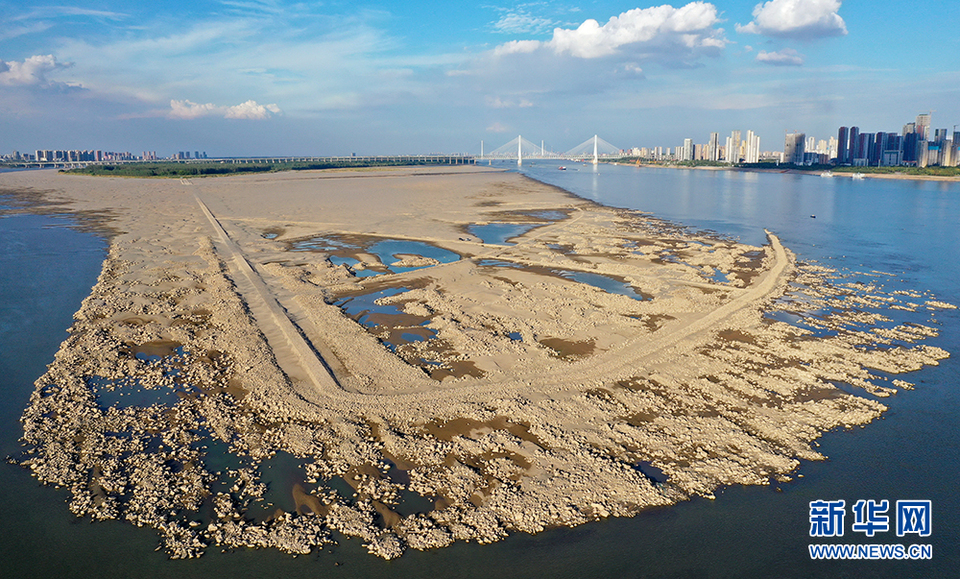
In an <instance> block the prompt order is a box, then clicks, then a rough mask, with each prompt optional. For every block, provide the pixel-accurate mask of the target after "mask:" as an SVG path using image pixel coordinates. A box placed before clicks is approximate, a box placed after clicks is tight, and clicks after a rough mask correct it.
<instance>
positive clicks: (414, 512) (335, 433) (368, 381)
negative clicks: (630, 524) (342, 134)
mask: <svg viewBox="0 0 960 579" xmlns="http://www.w3.org/2000/svg"><path fill="white" fill-rule="evenodd" d="M0 187H4V188H7V189H16V190H18V191H20V192H21V195H24V196H37V195H39V196H42V198H43V199H46V200H48V201H53V202H56V203H57V206H58V207H59V208H60V210H64V209H65V208H68V207H69V208H70V210H71V211H86V212H99V213H98V214H100V215H102V216H104V218H105V219H109V220H110V227H111V228H113V230H114V231H115V232H116V233H115V234H114V235H113V238H112V239H113V240H112V246H111V252H110V256H109V258H108V259H107V261H106V262H105V264H104V269H103V273H102V274H101V276H100V279H99V281H98V284H97V286H96V287H95V288H94V289H93V292H92V294H91V296H90V297H89V298H88V299H87V300H86V301H85V302H84V305H83V308H82V309H81V310H80V312H78V314H77V322H76V324H75V325H74V327H73V329H72V335H71V338H70V339H69V340H68V341H67V342H65V343H64V345H63V346H62V348H61V351H60V352H59V353H58V356H57V360H56V361H55V362H54V364H53V365H51V367H50V369H49V370H48V373H47V374H46V375H45V376H44V377H43V378H41V380H39V381H38V390H37V392H36V393H35V395H34V397H33V399H32V400H31V406H30V407H29V408H28V409H27V411H26V412H25V415H24V420H25V422H24V424H25V429H26V433H25V437H26V440H27V441H28V442H29V443H30V444H31V445H32V446H33V448H34V451H35V453H34V455H33V456H31V457H29V458H28V459H27V460H26V461H24V463H25V465H26V466H28V467H29V468H31V470H32V471H33V472H34V474H35V475H36V476H37V477H38V478H40V479H41V480H43V481H45V482H48V483H56V484H61V485H63V486H66V487H68V488H70V489H71V493H72V494H71V510H73V512H75V513H77V514H78V515H90V516H93V517H94V518H124V519H127V520H133V521H135V522H137V523H139V524H144V525H149V526H153V527H155V528H157V529H158V530H159V531H160V533H161V536H162V538H163V542H164V545H165V546H166V548H167V549H168V551H169V552H170V553H171V555H173V556H180V557H183V556H195V555H198V554H200V553H201V552H202V550H203V548H204V546H205V545H208V544H219V545H225V546H243V545H253V546H275V547H278V548H281V549H283V550H286V551H290V552H294V553H303V552H309V551H310V550H311V549H313V548H316V547H317V546H319V545H322V544H324V543H326V542H328V541H330V540H332V537H333V535H332V532H333V531H338V532H341V533H344V534H347V535H354V536H359V537H362V538H363V540H364V541H365V543H366V544H367V546H368V549H369V550H370V551H371V552H373V553H376V554H378V555H380V556H383V557H394V556H397V555H399V554H400V552H401V551H402V549H403V548H406V547H410V548H416V549H426V548H431V547H438V546H444V545H448V544H450V543H451V542H453V541H455V540H476V541H479V542H489V541H494V540H497V539H499V538H501V537H503V536H504V534H505V533H507V532H510V531H517V530H520V531H525V532H537V531H539V530H542V529H544V528H548V527H552V526H573V525H577V524H580V523H583V522H586V521H590V520H596V519H599V518H604V517H608V516H628V515H630V514H633V513H635V512H637V511H638V510H640V509H643V508H647V507H650V506H655V505H666V504H670V503H673V502H676V501H679V500H684V499H685V498H688V497H691V496H712V492H713V490H714V489H715V488H716V487H717V486H720V485H728V484H738V483H741V484H770V482H771V481H776V480H781V481H782V480H788V479H789V477H790V474H789V473H790V472H791V471H792V470H793V469H794V468H795V467H796V465H797V464H798V461H797V460H798V458H808V459H818V458H822V457H821V456H820V455H819V454H818V453H817V452H816V451H815V450H814V449H813V448H812V447H811V444H812V443H813V442H814V441H815V440H816V439H817V438H818V437H819V436H820V434H821V433H822V432H824V431H826V430H829V429H832V428H836V427H838V426H850V425H854V424H863V423H866V422H868V421H870V420H872V419H873V418H875V417H876V416H878V415H879V414H880V413H881V412H882V411H883V409H884V407H883V405H881V404H880V403H879V402H876V401H875V400H872V399H871V400H868V399H867V398H863V397H859V396H852V395H849V394H846V393H844V392H843V391H841V390H840V389H838V388H836V387H834V386H833V385H832V384H831V381H838V380H839V381H847V382H850V383H852V384H855V385H857V386H859V387H861V388H863V389H865V390H866V391H868V392H871V393H872V394H875V395H878V396H883V395H889V394H890V393H892V392H893V391H895V390H896V389H899V388H904V387H909V386H910V385H909V384H908V383H907V382H905V381H899V380H897V381H893V382H886V381H885V380H883V379H882V378H878V377H876V376H873V375H871V373H870V372H869V371H868V370H867V369H866V367H868V366H869V367H871V368H881V369H883V370H884V371H885V372H891V373H896V372H902V371H909V370H913V369H917V368H919V367H920V366H922V365H923V364H925V363H927V364H930V363H935V362H936V360H937V359H939V358H942V357H943V356H945V355H946V353H945V352H943V351H942V350H938V349H936V348H924V347H909V346H905V345H908V344H911V343H914V342H918V341H922V340H923V339H924V338H925V337H926V336H930V335H935V334H936V330H935V329H933V328H930V327H927V326H924V325H905V326H898V327H893V328H890V327H882V328H881V327H880V324H879V322H880V320H879V319H878V318H871V317H869V316H865V315H864V314H863V312H861V311H859V310H857V309H854V307H853V306H854V305H855V304H861V305H862V304H866V303H871V304H874V305H878V306H881V307H899V308H908V307H912V308H914V309H915V310H916V309H921V310H922V309H923V308H939V307H949V306H948V305H947V304H939V303H935V302H933V301H931V300H928V302H929V303H926V305H923V304H924V301H923V300H922V296H919V295H918V296H887V295H885V294H884V293H883V291H882V289H881V288H879V287H858V286H854V285H849V284H844V282H843V280H842V279H838V278H837V277H836V274H835V272H830V271H828V270H825V269H823V268H819V267H811V266H805V265H797V264H795V263H794V262H793V259H792V256H791V254H790V252H789V250H788V249H786V248H784V247H782V245H781V244H780V243H779V241H778V240H777V238H776V237H775V236H773V235H771V236H770V238H769V241H770V243H769V245H767V246H765V247H753V246H746V245H742V244H737V243H734V242H731V241H729V240H723V239H716V238H711V237H708V236H695V235H691V234H689V233H685V232H682V231H680V230H678V229H677V228H675V227H674V226H672V225H670V224H667V223H664V222H661V221H658V220H656V219H653V218H650V217H648V216H644V215H642V214H639V213H636V212H630V211H623V210H614V209H609V208H605V207H602V206H598V205H595V204H593V203H590V202H587V201H584V200H582V199H579V198H576V197H573V196H572V195H569V194H567V193H566V192H563V191H561V190H559V189H556V188H553V187H549V186H545V185H542V184H540V183H537V182H534V181H531V180H529V179H526V178H524V177H522V176H520V175H516V174H509V173H502V172H496V171H487V170H483V169H480V168H465V169H462V170H456V171H451V170H450V169H445V170H443V171H439V170H437V171H434V170H424V169H417V170H409V169H408V170H400V171H396V172H377V173H364V174H359V173H358V174H350V173H338V174H329V173H305V174H277V175H270V176H256V177H254V176H244V177H224V178H221V179H216V180H192V181H185V182H181V181H165V182H161V181H157V180H150V181H142V182H137V181H133V180H129V179H102V178H90V177H73V176H64V175H56V174H51V173H43V174H41V173H34V174H30V175H25V174H14V175H4V176H2V177H0ZM492 225H496V226H498V227H491V226H492ZM511 228H514V229H511ZM503 231H510V233H506V234H503V235H502V237H503V238H497V236H498V235H500V234H501V233H502V232H503ZM384 244H386V245H384ZM391 244H392V245H391ZM385 247H386V249H385ZM436 249H440V250H443V251H444V252H447V253H438V252H435V251H434V250H436ZM448 254H453V257H450V256H449V255H448ZM791 282H793V283H795V284H802V287H805V288H809V289H804V290H798V289H797V287H798V286H794V287H790V286H788V284H789V283H791ZM598 286H602V287H603V289H601V288H600V287H598ZM616 292H620V293H616ZM798 292H799V293H803V294H805V295H803V299H799V297H800V296H799V294H798ZM785 298H789V299H785ZM918 300H920V301H919V303H918ZM806 308H810V309H818V310H822V309H826V310H827V311H830V312H832V313H831V314H830V315H828V316H826V318H825V319H824V320H823V321H822V323H823V328H822V331H818V332H813V331H802V330H799V329H798V328H796V327H795V326H791V325H789V324H786V323H782V322H777V321H773V320H771V319H769V318H765V317H764V313H771V312H772V313H777V312H782V313H784V314H791V315H796V314H797V312H802V311H804V310H805V309H806ZM877 344H887V345H890V346H896V347H891V348H890V349H884V350H878V349H870V348H862V346H863V345H869V346H874V345H877ZM317 354H319V356H317ZM197 424H202V425H204V427H203V428H201V429H199V430H198V429H197V428H196V425H197ZM121 456H123V457H125V458H124V460H120V458H119V457H121ZM77 457H79V459H78V458H77ZM278 457H292V458H288V459H284V460H288V461H290V462H292V463H294V465H295V468H293V469H292V474H291V477H290V478H287V479H286V483H284V484H283V485H281V484H279V483H278V484H273V485H271V487H270V489H269V491H270V492H269V493H268V489H267V488H266V486H265V485H264V484H263V482H264V480H265V477H267V476H268V470H269V467H270V466H271V465H272V464H273V463H271V461H275V460H278ZM78 460H79V462H78ZM224 464H228V465H229V466H223V465H224ZM277 487H283V488H282V489H281V490H277ZM271 495H272V496H271ZM264 502H270V503H272V504H271V505H269V506H267V507H264V505H263V503H264Z"/></svg>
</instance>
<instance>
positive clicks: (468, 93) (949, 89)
mask: <svg viewBox="0 0 960 579" xmlns="http://www.w3.org/2000/svg"><path fill="white" fill-rule="evenodd" d="M958 28H960V2H957V1H956V0H929V1H925V2H917V3H905V2H894V1H890V0H845V1H843V2H841V1H840V0H769V1H767V2H761V3H757V2H754V1H741V0H716V1H715V2H712V3H711V2H690V3H686V2H675V3H673V4H648V3H638V2H637V1H636V0H633V1H630V2H623V1H592V2H591V1H584V2H576V1H561V2H554V1H551V0H544V1H539V2H528V3H510V2H506V3H504V2H498V1H497V0H481V1H480V2H479V3H475V4H467V3H436V2H420V1H417V0H408V1H407V2H404V3H383V2H365V1H362V0H357V1H351V2H344V1H340V0H333V1H328V2H285V1H280V0H227V1H219V2H217V1H214V2H206V1H203V0H200V1H192V2H185V1H181V0H167V1H165V2H159V3H150V4H149V5H145V4H139V3H132V2H129V1H125V2H119V1H114V0H102V1H98V2H73V3H70V4H69V5H66V4H57V3H53V4H45V3H44V1H43V0H39V1H38V2H34V3H23V2H16V3H14V2H9V1H6V0H0V152H3V153H9V152H12V151H13V150H14V149H17V150H20V151H32V150H33V149H36V148H63V149H88V148H98V149H104V150H121V151H122V150H130V151H132V152H137V153H138V152H140V151H143V150H156V151H157V152H158V153H159V154H160V155H169V154H171V153H173V152H175V151H178V150H190V151H194V150H202V151H207V152H208V153H209V154H210V155H230V156H236V155H259V154H264V155H266V154H272V155H297V154H301V155H307V154H311V155H336V154H350V153H357V154H361V155H362V154H401V153H433V152H447V153H449V152H463V153H479V149H480V141H481V140H483V141H484V143H485V148H486V150H488V151H489V150H491V149H493V148H495V147H497V146H499V145H502V144H504V143H506V142H508V141H510V140H511V139H513V138H514V137H515V136H516V135H517V134H522V135H523V136H524V138H527V139H529V140H531V141H535V142H539V141H541V140H543V141H545V142H546V143H547V146H548V148H552V149H554V150H561V151H562V150H567V149H569V148H572V147H574V146H575V145H577V144H579V143H580V142H582V141H584V140H586V139H587V138H589V137H591V136H592V135H593V134H595V133H596V134H599V135H600V136H601V137H603V138H604V139H606V140H607V141H609V142H611V143H613V144H615V145H617V146H619V147H624V148H625V147H632V146H657V145H662V146H670V147H673V146H676V145H677V144H679V143H682V141H683V139H684V138H686V137H690V138H693V139H694V142H697V143H705V142H707V140H708V138H709V133H710V132H711V131H717V132H719V133H721V135H727V134H729V133H730V131H731V130H734V129H738V130H742V131H744V132H745V131H746V130H748V129H752V130H754V131H756V132H757V133H759V134H760V136H761V139H762V143H761V146H762V148H763V149H765V150H779V149H781V148H782V146H783V134H784V131H794V130H798V131H803V132H806V133H807V134H808V135H812V136H816V137H817V138H827V137H828V136H830V135H836V131H837V127H839V126H840V125H858V126H860V127H861V129H862V130H865V131H880V130H883V131H899V130H900V129H901V128H902V126H903V124H904V123H907V122H910V121H912V120H913V119H914V117H915V116H916V114H917V113H919V112H922V111H929V110H932V111H933V125H934V126H935V127H936V128H940V127H943V128H948V129H951V130H952V128H953V125H954V124H955V123H956V124H960V33H958V32H957V30H958Z"/></svg>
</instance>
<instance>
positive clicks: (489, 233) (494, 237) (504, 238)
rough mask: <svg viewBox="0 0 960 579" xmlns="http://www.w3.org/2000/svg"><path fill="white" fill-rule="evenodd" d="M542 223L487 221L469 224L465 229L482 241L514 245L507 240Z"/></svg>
mask: <svg viewBox="0 0 960 579" xmlns="http://www.w3.org/2000/svg"><path fill="white" fill-rule="evenodd" d="M541 225H543V224H542V223H488V224H486V225H470V226H468V227H467V231H468V232H469V233H470V234H471V235H474V236H476V237H479V238H480V240H481V241H482V242H483V243H490V244H495V245H515V244H513V243H510V242H509V240H510V239H513V238H515V237H519V236H521V235H523V234H524V233H526V232H528V231H530V230H531V229H533V228H535V227H540V226H541Z"/></svg>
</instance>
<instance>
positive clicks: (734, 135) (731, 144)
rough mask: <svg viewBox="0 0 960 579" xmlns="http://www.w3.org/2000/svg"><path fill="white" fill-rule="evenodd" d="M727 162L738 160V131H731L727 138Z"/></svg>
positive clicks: (737, 161) (736, 161)
mask: <svg viewBox="0 0 960 579" xmlns="http://www.w3.org/2000/svg"><path fill="white" fill-rule="evenodd" d="M724 152H725V153H726V156H727V162H728V163H739V162H740V131H731V132H730V136H729V137H728V138H727V146H726V151H724Z"/></svg>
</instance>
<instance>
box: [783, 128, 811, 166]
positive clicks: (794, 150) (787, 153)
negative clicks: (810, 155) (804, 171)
mask: <svg viewBox="0 0 960 579" xmlns="http://www.w3.org/2000/svg"><path fill="white" fill-rule="evenodd" d="M806 138H807V136H806V135H805V134H803V133H787V136H786V138H785V139H784V141H783V162H784V163H792V164H794V165H802V164H803V147H804V142H805V141H806Z"/></svg>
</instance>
